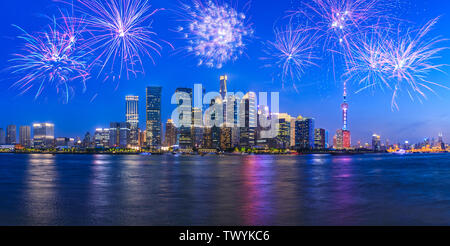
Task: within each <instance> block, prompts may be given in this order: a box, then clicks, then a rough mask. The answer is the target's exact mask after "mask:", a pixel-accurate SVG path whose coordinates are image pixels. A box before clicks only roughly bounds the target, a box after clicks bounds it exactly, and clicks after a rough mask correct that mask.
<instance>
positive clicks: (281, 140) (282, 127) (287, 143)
mask: <svg viewBox="0 0 450 246" xmlns="http://www.w3.org/2000/svg"><path fill="white" fill-rule="evenodd" d="M291 122H292V116H290V115H289V114H286V113H281V114H278V134H277V139H276V146H274V147H275V148H281V149H289V148H290V147H291V135H292V134H291V124H292V123H291Z"/></svg>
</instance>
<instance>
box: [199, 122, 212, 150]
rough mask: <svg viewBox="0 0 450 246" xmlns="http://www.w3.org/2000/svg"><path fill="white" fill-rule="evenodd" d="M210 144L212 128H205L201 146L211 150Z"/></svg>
mask: <svg viewBox="0 0 450 246" xmlns="http://www.w3.org/2000/svg"><path fill="white" fill-rule="evenodd" d="M212 146H213V144H212V128H211V127H205V128H204V130H203V145H202V147H203V148H204V149H213V147H212Z"/></svg>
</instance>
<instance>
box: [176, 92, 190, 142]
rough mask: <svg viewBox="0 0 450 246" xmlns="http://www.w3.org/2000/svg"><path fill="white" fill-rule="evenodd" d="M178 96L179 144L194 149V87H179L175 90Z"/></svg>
mask: <svg viewBox="0 0 450 246" xmlns="http://www.w3.org/2000/svg"><path fill="white" fill-rule="evenodd" d="M175 93H176V96H177V109H178V116H179V118H178V119H173V120H174V121H175V120H177V122H178V125H179V126H178V128H177V144H178V145H179V147H180V149H192V147H193V139H192V124H193V114H192V103H193V102H192V99H193V98H192V89H191V88H177V89H176V90H175Z"/></svg>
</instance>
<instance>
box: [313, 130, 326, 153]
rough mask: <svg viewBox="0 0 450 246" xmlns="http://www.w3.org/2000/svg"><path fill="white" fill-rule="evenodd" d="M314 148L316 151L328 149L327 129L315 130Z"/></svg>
mask: <svg viewBox="0 0 450 246" xmlns="http://www.w3.org/2000/svg"><path fill="white" fill-rule="evenodd" d="M314 147H315V148H316V149H325V148H326V131H325V129H322V128H318V129H315V130H314Z"/></svg>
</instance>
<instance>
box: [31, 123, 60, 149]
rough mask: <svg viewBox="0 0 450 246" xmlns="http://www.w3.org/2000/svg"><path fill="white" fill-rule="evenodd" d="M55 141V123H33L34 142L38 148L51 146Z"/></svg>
mask: <svg viewBox="0 0 450 246" xmlns="http://www.w3.org/2000/svg"><path fill="white" fill-rule="evenodd" d="M54 141H55V125H54V124H51V123H37V124H33V142H34V147H35V148H37V149H45V148H51V147H53V146H54Z"/></svg>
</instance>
